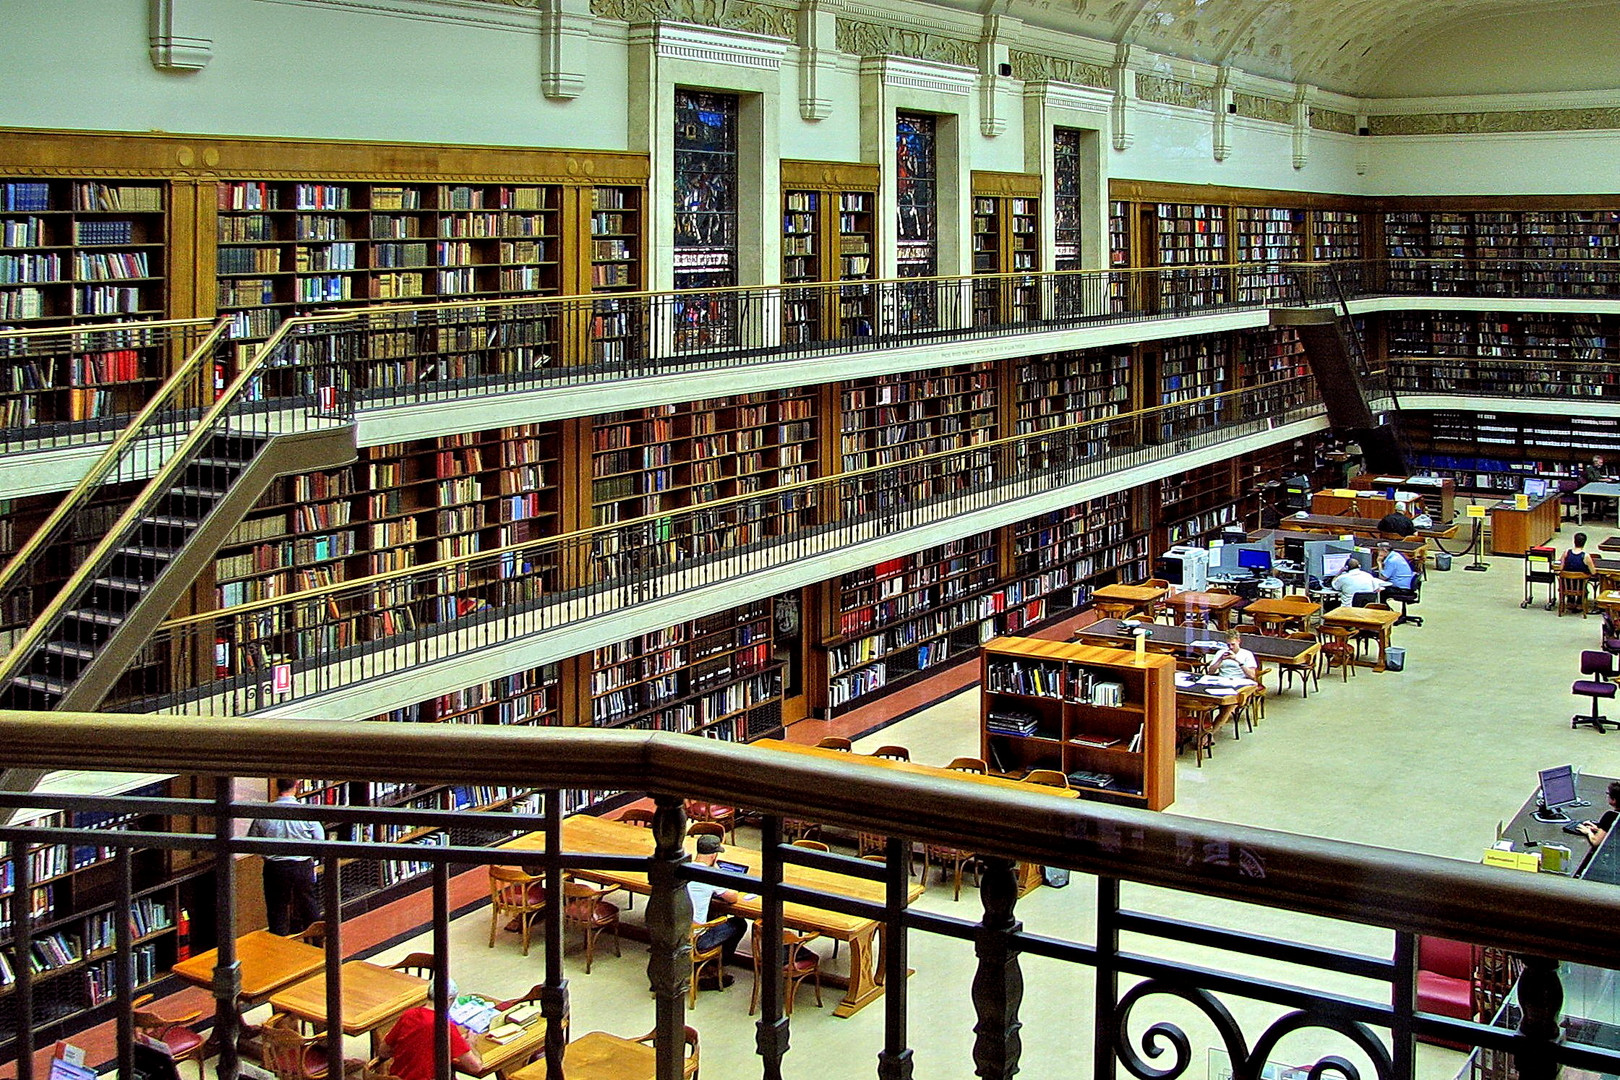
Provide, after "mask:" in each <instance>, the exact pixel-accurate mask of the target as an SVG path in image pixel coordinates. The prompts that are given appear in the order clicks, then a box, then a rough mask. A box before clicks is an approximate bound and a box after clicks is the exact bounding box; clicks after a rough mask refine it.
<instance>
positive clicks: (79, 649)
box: [41, 641, 96, 663]
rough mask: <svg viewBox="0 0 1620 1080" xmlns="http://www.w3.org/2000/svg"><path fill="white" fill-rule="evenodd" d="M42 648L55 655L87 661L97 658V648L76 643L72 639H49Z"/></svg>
mask: <svg viewBox="0 0 1620 1080" xmlns="http://www.w3.org/2000/svg"><path fill="white" fill-rule="evenodd" d="M41 648H43V649H44V650H45V651H46V652H48V653H51V654H53V655H55V656H66V657H70V658H71V659H74V660H83V661H85V662H86V663H88V662H90V661H91V660H94V659H95V658H96V650H94V649H91V648H88V647H86V646H84V645H75V644H73V643H72V642H70V641H47V642H46V643H45V644H44V645H43V646H41Z"/></svg>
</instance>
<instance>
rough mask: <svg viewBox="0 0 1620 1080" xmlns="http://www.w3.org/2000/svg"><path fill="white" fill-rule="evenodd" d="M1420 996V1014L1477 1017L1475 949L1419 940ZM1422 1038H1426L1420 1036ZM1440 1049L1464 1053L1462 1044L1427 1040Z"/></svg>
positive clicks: (1456, 943)
mask: <svg viewBox="0 0 1620 1080" xmlns="http://www.w3.org/2000/svg"><path fill="white" fill-rule="evenodd" d="M1417 949H1418V965H1417V966H1418V973H1417V996H1418V1003H1417V1007H1418V1011H1419V1012H1426V1013H1434V1014H1436V1015H1438V1016H1451V1017H1455V1018H1456V1019H1458V1020H1472V1019H1473V1018H1474V950H1473V947H1472V946H1470V945H1468V944H1467V943H1466V942H1462V941H1452V940H1450V939H1448V938H1438V937H1419V938H1418V941H1417ZM1419 1038H1422V1036H1419ZM1423 1041H1425V1042H1429V1043H1433V1044H1434V1045H1436V1046H1450V1047H1452V1048H1453V1049H1457V1050H1464V1049H1467V1047H1464V1046H1462V1045H1461V1044H1457V1043H1451V1042H1446V1041H1442V1040H1439V1039H1424V1040H1423Z"/></svg>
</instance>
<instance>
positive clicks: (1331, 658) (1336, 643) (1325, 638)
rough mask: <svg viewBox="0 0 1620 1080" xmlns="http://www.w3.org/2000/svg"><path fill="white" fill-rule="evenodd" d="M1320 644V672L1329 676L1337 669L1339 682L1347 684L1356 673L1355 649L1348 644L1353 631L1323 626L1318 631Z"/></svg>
mask: <svg viewBox="0 0 1620 1080" xmlns="http://www.w3.org/2000/svg"><path fill="white" fill-rule="evenodd" d="M1319 633H1320V635H1321V637H1320V640H1321V642H1322V670H1323V671H1325V672H1327V673H1329V674H1331V673H1332V671H1333V669H1334V667H1338V669H1339V679H1340V681H1341V682H1349V681H1350V676H1352V675H1354V674H1355V673H1356V647H1355V646H1354V645H1352V644H1351V643H1350V635H1351V634H1352V633H1353V631H1352V630H1351V629H1350V627H1348V626H1324V627H1322V629H1321V630H1320V631H1319Z"/></svg>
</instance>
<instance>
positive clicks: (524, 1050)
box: [470, 993, 568, 1080]
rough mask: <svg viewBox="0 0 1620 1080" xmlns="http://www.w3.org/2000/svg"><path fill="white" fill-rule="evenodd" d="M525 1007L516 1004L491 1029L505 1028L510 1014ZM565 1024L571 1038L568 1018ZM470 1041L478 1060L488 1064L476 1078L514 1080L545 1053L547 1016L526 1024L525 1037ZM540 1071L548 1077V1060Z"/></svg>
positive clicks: (492, 999)
mask: <svg viewBox="0 0 1620 1080" xmlns="http://www.w3.org/2000/svg"><path fill="white" fill-rule="evenodd" d="M477 996H478V997H481V998H483V999H484V1000H485V1001H490V1002H495V1001H499V1000H501V999H500V998H498V997H495V996H494V995H492V994H483V993H480V994H478V995H477ZM533 1004H535V1003H534V1002H528V1001H526V1002H524V1003H523V1005H524V1006H527V1005H533ZM521 1007H522V1006H518V1005H514V1006H513V1007H512V1008H511V1009H508V1010H506V1011H505V1012H502V1013H500V1014H499V1015H498V1016H497V1017H496V1019H495V1022H494V1023H492V1024H491V1025H490V1027H491V1028H496V1027H499V1026H501V1024H503V1023H506V1020H505V1016H506V1013H507V1012H512V1011H515V1010H516V1009H518V1008H521ZM563 1024H564V1026H563V1037H564V1038H567V1037H568V1035H567V1032H568V1028H567V1018H566V1017H565V1018H564V1020H563ZM470 1041H471V1043H472V1048H473V1049H474V1050H476V1051H478V1060H480V1061H482V1062H483V1063H484V1071H483V1072H481V1073H476V1074H474V1075H477V1076H498V1077H502V1078H504V1080H511V1078H512V1077H513V1076H514V1075H516V1074H517V1072H518V1070H519V1069H520V1068H522V1067H523V1066H525V1065H527V1064H528V1063H529V1059H530V1058H532V1057H534V1055H536V1054H539V1053H542V1052H544V1050H545V1048H546V1020H545V1017H543V1016H537V1017H535V1018H534V1019H533V1020H530V1021H529V1022H528V1023H527V1024H524V1025H523V1034H521V1035H515V1036H513V1037H512V1038H510V1039H508V1040H506V1041H505V1042H497V1041H496V1040H494V1039H492V1038H490V1037H489V1035H488V1033H482V1034H479V1035H475V1036H473V1038H472V1039H471V1040H470ZM540 1071H541V1074H542V1075H544V1073H545V1062H544V1061H542V1062H541V1063H540Z"/></svg>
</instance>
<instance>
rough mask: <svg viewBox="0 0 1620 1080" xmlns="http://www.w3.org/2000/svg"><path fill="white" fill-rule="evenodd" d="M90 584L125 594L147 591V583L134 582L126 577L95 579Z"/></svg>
mask: <svg viewBox="0 0 1620 1080" xmlns="http://www.w3.org/2000/svg"><path fill="white" fill-rule="evenodd" d="M90 584H92V585H104V586H106V587H107V588H109V589H122V590H123V591H125V592H133V593H138V592H145V591H146V589H147V583H146V582H144V581H136V580H135V579H134V578H127V577H113V576H111V575H108V576H107V577H98V578H95V579H93V580H92V581H91V582H90Z"/></svg>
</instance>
